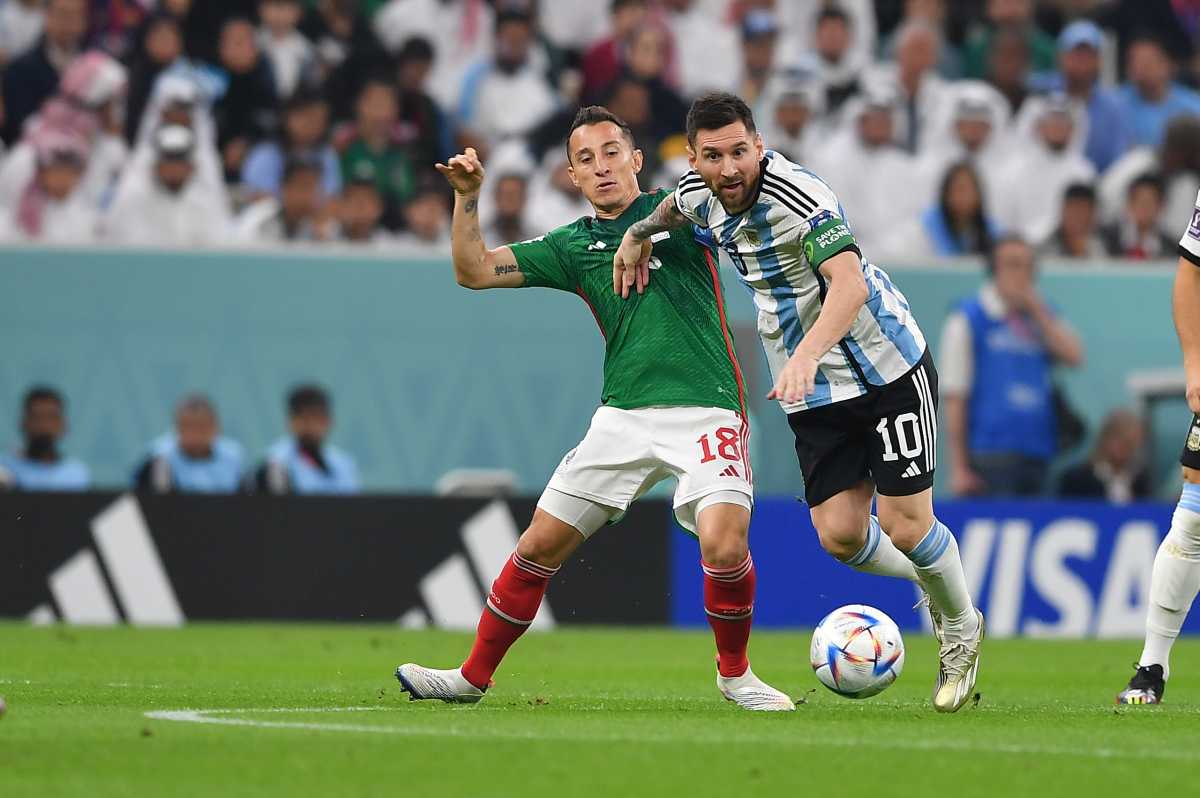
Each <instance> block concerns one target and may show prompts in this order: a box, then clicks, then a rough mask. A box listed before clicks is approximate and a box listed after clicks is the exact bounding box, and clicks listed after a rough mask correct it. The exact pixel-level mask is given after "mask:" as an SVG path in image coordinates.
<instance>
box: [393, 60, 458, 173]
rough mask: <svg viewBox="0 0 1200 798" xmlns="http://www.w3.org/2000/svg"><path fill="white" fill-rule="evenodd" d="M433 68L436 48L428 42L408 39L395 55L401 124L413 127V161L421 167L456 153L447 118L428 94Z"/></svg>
mask: <svg viewBox="0 0 1200 798" xmlns="http://www.w3.org/2000/svg"><path fill="white" fill-rule="evenodd" d="M432 68H433V46H432V45H431V44H430V43H429V40H428V39H422V38H413V39H409V40H408V41H407V42H405V43H404V46H403V47H402V48H400V52H399V53H398V54H397V55H396V74H397V81H398V83H399V87H400V120H401V122H403V123H405V124H407V125H409V126H410V127H412V129H413V131H414V133H413V136H414V139H413V142H412V151H413V159H414V160H415V161H416V162H417V163H422V164H433V163H441V162H444V161H446V159H448V158H449V157H451V155H453V152H452V150H453V149H454V137H453V135H452V133H451V130H450V124H449V122H448V121H447V119H446V115H445V114H443V113H442V109H441V108H439V107H438V105H437V103H436V102H434V100H433V98H432V97H430V96H429V95H428V94H427V93H426V91H425V86H426V84H427V83H428V81H429V72H430V70H431V69H432Z"/></svg>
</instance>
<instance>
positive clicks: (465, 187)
mask: <svg viewBox="0 0 1200 798" xmlns="http://www.w3.org/2000/svg"><path fill="white" fill-rule="evenodd" d="M437 170H438V171H439V172H441V173H442V174H443V175H444V176H445V178H446V181H447V182H448V183H450V185H451V186H452V187H453V188H454V218H453V221H452V222H451V225H450V251H451V253H452V255H453V259H454V279H455V280H457V281H458V284H459V285H461V286H464V287H466V288H472V289H479V288H520V287H521V286H522V285H524V284H525V275H523V274H522V273H521V270H520V269H519V268H518V267H517V259H516V257H515V256H514V255H513V252H512V250H511V249H509V248H508V247H499V248H497V249H488V248H487V245H486V244H484V242H483V233H482V232H481V231H480V229H479V191H480V188H481V187H482V186H483V164H482V163H481V162H480V161H479V156H478V155H477V154H476V153H475V150H474V148H472V147H468V148H467V150H466V152H464V153H462V154H461V155H455V156H454V157H453V158H451V159H450V160H449V161H448V162H447V163H444V164H441V163H439V164H437Z"/></svg>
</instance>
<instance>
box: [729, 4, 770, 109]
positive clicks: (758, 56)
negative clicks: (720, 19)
mask: <svg viewBox="0 0 1200 798" xmlns="http://www.w3.org/2000/svg"><path fill="white" fill-rule="evenodd" d="M778 40H779V22H778V21H777V20H776V19H775V16H774V14H772V13H771V12H769V11H766V10H754V11H751V12H749V13H747V14H746V16H745V17H743V18H742V65H741V77H740V79H739V80H738V81H737V82H736V84H735V85H734V86H733V87H732V89H733V91H734V92H735V93H736V94H738V95H739V96H741V97H742V98H743V99H744V100H745V101H746V102H747V103H748V104H749V105H750V106H751V107H753V106H755V105H756V104H757V103H758V100H759V95H760V94H762V92H763V91H764V90H765V89H766V86H767V82H768V81H769V80H770V77H771V73H772V71H773V70H774V69H775V55H776V52H777V51H776V44H777V42H778Z"/></svg>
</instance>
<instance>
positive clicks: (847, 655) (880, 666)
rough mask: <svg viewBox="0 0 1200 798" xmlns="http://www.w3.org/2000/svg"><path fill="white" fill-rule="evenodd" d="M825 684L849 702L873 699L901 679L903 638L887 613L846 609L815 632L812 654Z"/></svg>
mask: <svg viewBox="0 0 1200 798" xmlns="http://www.w3.org/2000/svg"><path fill="white" fill-rule="evenodd" d="M809 659H810V661H811V662H812V667H813V671H814V672H815V673H816V674H817V678H818V679H820V680H821V684H823V685H825V686H826V687H828V688H829V689H830V690H832V691H833V692H835V693H837V694H838V695H842V696H845V697H846V698H870V697H871V696H873V695H878V694H879V693H882V692H883V691H884V690H886V689H887V688H888V685H890V684H891V683H892V682H894V681H896V679H898V678H900V671H902V670H903V669H904V638H902V637H901V636H900V629H899V628H898V627H897V626H896V623H895V621H893V620H892V619H891V618H889V617H888V616H887V614H886V613H884V612H881V611H880V610H877V609H875V608H874V607H868V606H866V605H865V604H847V605H846V606H845V607H838V608H837V609H836V610H834V611H833V612H831V613H829V614H828V615H826V616H825V617H824V618H823V619H822V620H821V622H820V623H819V624H817V628H816V630H815V631H813V637H812V648H811V649H810V651H809Z"/></svg>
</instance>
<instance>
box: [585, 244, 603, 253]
mask: <svg viewBox="0 0 1200 798" xmlns="http://www.w3.org/2000/svg"><path fill="white" fill-rule="evenodd" d="M606 246H607V245H606V244H605V243H604V242H603V241H593V242H592V243H590V244H588V246H587V248H588V252H595V251H596V250H598V249H604V248H605V247H606Z"/></svg>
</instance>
